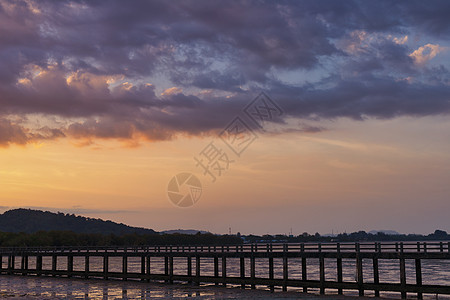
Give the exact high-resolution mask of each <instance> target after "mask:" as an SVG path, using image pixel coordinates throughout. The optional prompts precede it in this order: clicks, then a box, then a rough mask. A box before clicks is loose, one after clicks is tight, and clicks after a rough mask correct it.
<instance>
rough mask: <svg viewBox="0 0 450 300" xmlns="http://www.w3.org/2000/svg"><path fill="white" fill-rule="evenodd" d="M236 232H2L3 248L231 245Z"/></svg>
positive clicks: (234, 240) (0, 243) (0, 236)
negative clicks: (226, 233) (191, 233)
mask: <svg viewBox="0 0 450 300" xmlns="http://www.w3.org/2000/svg"><path fill="white" fill-rule="evenodd" d="M240 243H242V239H241V238H239V237H237V236H234V235H214V234H212V233H197V234H194V235H189V234H178V233H174V234H137V233H132V234H123V235H116V234H100V233H75V232H72V231H56V230H52V231H38V232H35V233H24V232H20V233H14V232H0V247H37V246H57V247H60V246H144V245H230V244H240Z"/></svg>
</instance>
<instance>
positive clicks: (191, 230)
mask: <svg viewBox="0 0 450 300" xmlns="http://www.w3.org/2000/svg"><path fill="white" fill-rule="evenodd" d="M199 232H200V233H201V234H206V233H210V232H208V231H204V230H195V229H174V230H165V231H161V233H162V234H174V233H178V234H197V233H199Z"/></svg>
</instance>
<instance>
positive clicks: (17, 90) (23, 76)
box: [0, 0, 450, 146]
mask: <svg viewBox="0 0 450 300" xmlns="http://www.w3.org/2000/svg"><path fill="white" fill-rule="evenodd" d="M449 13H450V4H449V3H448V2H447V1H436V2H434V3H433V5H425V4H424V3H423V2H420V1H409V2H408V3H407V4H405V3H399V2H396V1H381V2H366V1H348V2H344V3H343V2H336V1H327V0H320V1H314V2H307V1H296V2H287V1H286V2H285V1H279V2H272V1H236V2H233V3H230V2H228V1H216V2H214V3H211V2H208V1H185V2H177V3H176V2H170V1H151V2H147V1H132V3H131V4H127V5H125V4H124V3H123V1H118V0H112V1H108V3H106V2H101V1H100V2H98V1H89V2H88V1H81V0H80V1H76V0H73V1H64V2H60V1H56V2H55V1H47V0H43V1H32V0H27V1H25V0H23V1H21V0H18V1H12V0H0V120H1V121H0V144H1V145H4V146H6V145H10V144H20V145H24V144H27V143H29V142H34V141H37V140H39V139H58V138H63V137H69V138H72V139H77V140H79V142H78V144H86V145H88V144H92V141H93V140H95V139H119V140H129V141H133V140H139V139H145V140H152V141H154V140H165V139H172V138H174V137H176V136H179V135H207V134H213V133H216V132H218V131H219V130H220V129H221V128H223V126H225V125H226V124H227V123H228V122H229V121H230V120H231V119H233V118H234V116H236V115H237V114H239V113H241V112H242V108H243V107H244V106H245V105H246V104H247V103H248V102H249V101H251V100H252V99H253V98H254V97H255V96H256V95H257V94H259V92H260V91H262V90H263V91H265V92H266V93H268V94H269V95H270V96H271V97H272V98H273V99H274V100H276V101H277V102H278V103H279V105H280V106H282V107H283V109H284V110H285V112H286V116H288V117H293V118H297V119H301V118H314V117H319V118H336V117H349V118H355V119H360V120H364V118H366V117H377V118H392V117H396V116H401V115H409V116H424V115H433V114H442V113H445V114H447V113H448V112H449V104H448V103H449V99H448V95H449V94H450V93H449V82H450V75H449V74H450V72H449V71H448V62H445V61H443V60H442V59H441V58H440V56H439V55H437V54H438V53H441V52H442V51H443V50H444V49H446V47H447V46H446V44H445V43H446V41H448V38H449V37H450V30H449V28H450V21H449V20H448V15H449ZM24 20H25V21H24ZM420 36H426V37H427V39H428V41H427V42H426V44H425V43H423V42H422V41H418V42H416V41H415V40H417V37H420ZM413 37H414V38H413ZM419 39H420V38H419ZM419 42H420V43H421V44H418V43H419ZM424 44H425V45H424ZM423 45H424V46H423ZM433 58H434V62H435V64H433V65H434V66H433V67H426V66H425V65H426V64H425V63H426V62H427V61H429V60H430V59H433ZM305 74H306V75H305ZM310 74H312V75H311V76H309V75H310ZM29 115H39V116H40V118H41V119H42V123H43V124H46V125H45V126H46V127H44V126H35V125H31V124H29V122H25V121H23V122H22V121H21V122H19V121H17V119H21V118H23V119H26V118H27V116H29ZM52 118H59V119H62V121H61V122H60V123H58V124H55V123H53V122H50V121H49V120H50V119H52ZM276 122H278V123H279V124H282V123H283V120H282V119H278V120H276ZM298 131H303V129H302V128H301V126H300V127H299V128H298Z"/></svg>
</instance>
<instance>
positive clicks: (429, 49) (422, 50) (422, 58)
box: [409, 44, 447, 65]
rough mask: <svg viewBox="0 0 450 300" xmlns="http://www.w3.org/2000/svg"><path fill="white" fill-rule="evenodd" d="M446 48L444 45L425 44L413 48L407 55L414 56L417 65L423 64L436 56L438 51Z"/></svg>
mask: <svg viewBox="0 0 450 300" xmlns="http://www.w3.org/2000/svg"><path fill="white" fill-rule="evenodd" d="M445 50H447V48H446V47H442V46H439V45H433V44H426V45H425V46H422V47H419V48H418V49H416V50H414V51H413V52H412V53H411V54H410V55H409V56H411V57H412V58H414V60H415V62H416V63H417V64H419V65H423V64H424V63H426V62H427V61H429V60H430V59H432V58H434V57H436V55H438V54H439V53H440V52H442V51H445Z"/></svg>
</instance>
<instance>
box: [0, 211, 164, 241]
mask: <svg viewBox="0 0 450 300" xmlns="http://www.w3.org/2000/svg"><path fill="white" fill-rule="evenodd" d="M50 230H59V231H73V232H76V233H101V234H116V235H122V234H132V233H137V234H157V232H156V231H154V230H152V229H146V228H140V227H131V226H128V225H125V224H121V223H120V224H119V223H115V222H112V221H104V220H101V219H93V218H87V217H82V216H75V215H73V214H64V213H60V212H59V213H53V212H49V211H41V210H32V209H22V208H20V209H13V210H8V211H6V212H4V213H3V214H0V231H3V232H26V233H34V232H37V231H50Z"/></svg>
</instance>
